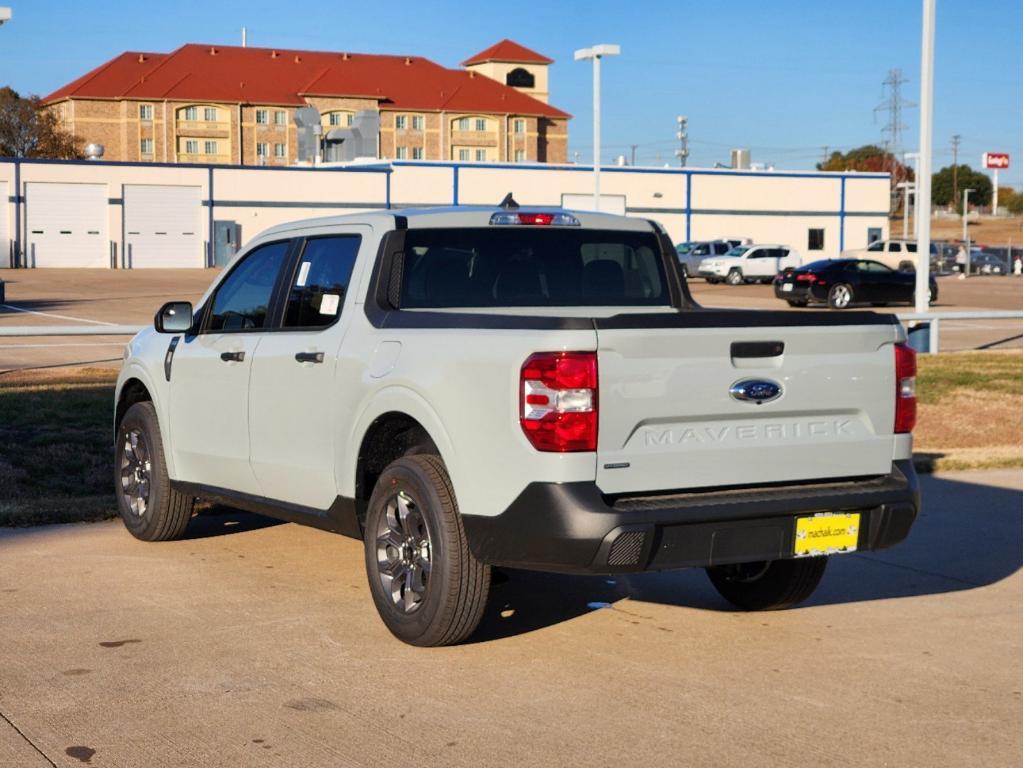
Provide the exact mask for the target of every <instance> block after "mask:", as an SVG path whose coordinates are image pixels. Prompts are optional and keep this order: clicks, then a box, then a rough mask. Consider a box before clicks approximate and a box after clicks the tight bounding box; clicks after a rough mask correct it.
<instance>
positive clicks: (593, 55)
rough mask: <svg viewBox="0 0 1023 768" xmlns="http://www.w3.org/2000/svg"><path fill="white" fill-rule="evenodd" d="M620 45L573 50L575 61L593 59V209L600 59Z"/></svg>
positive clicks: (596, 194)
mask: <svg viewBox="0 0 1023 768" xmlns="http://www.w3.org/2000/svg"><path fill="white" fill-rule="evenodd" d="M621 52H622V49H621V46H618V45H611V44H608V43H602V44H600V45H594V46H593V47H591V48H580V49H579V50H578V51H576V52H575V60H576V61H584V60H586V59H592V60H593V210H595V211H599V210H600V60H601V59H602V58H604V57H605V56H617V55H619V54H620V53H621Z"/></svg>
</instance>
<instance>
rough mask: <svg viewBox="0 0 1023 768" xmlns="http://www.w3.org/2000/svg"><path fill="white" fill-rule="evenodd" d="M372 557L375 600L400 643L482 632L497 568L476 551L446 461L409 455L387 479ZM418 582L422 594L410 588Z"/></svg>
mask: <svg viewBox="0 0 1023 768" xmlns="http://www.w3.org/2000/svg"><path fill="white" fill-rule="evenodd" d="M401 505H404V507H403V508H404V510H405V512H404V515H405V516H404V518H403V519H404V521H405V522H404V523H402V522H401V520H402V513H401V512H400V509H401ZM396 523H397V526H396V525H395V524H396ZM403 535H406V536H408V538H406V539H405V547H403V548H402V549H399V548H398V547H397V546H394V544H395V543H396V541H395V539H398V540H400V537H401V536H403ZM424 535H425V544H426V547H425V550H424V549H423V546H422V545H423V537H424ZM406 549H407V551H406ZM423 551H425V552H426V553H427V555H426V557H425V558H423V557H422V552H423ZM365 553H366V574H367V577H368V579H369V589H370V593H371V594H372V595H373V602H374V604H375V605H376V608H377V612H378V613H379V614H380V618H381V619H382V620H383V622H384V624H385V625H386V626H387V628H388V629H389V630H391V632H392V634H394V636H395V637H397V638H398V639H399V640H402V641H404V642H406V643H409V644H410V645H418V646H439V645H453V644H455V643H459V642H461V641H463V640H465V639H466V638H468V637H469V636H470V635H471V634H472V633H473V631H474V630H475V629H476V627H477V625H478V624H479V622H480V619H481V618H482V617H483V611H484V609H485V608H486V604H487V596H488V594H489V592H490V566H489V565H486V564H484V563H481V562H480V561H479V560H477V559H476V558H475V557H473V554H472V552H470V551H469V543H468V540H467V538H466V535H465V529H464V528H463V527H462V518H461V515H460V514H459V511H458V503H457V502H456V500H455V492H454V489H453V488H452V487H451V479H450V478H449V477H448V472H447V469H446V468H445V467H444V462H443V461H441V459H440V457H439V456H433V455H428V454H420V455H415V456H404V457H402V458H400V459H398V460H397V461H395V462H393V463H391V464H390V465H389V466H388V467H387V468H386V469H385V470H384V471H383V473H381V475H380V478H379V480H377V484H376V487H375V488H374V489H373V495H372V497H371V498H370V500H369V508H368V510H367V514H366V533H365ZM406 557H407V565H406V564H405V563H406V559H405V558H406ZM424 560H425V562H426V563H427V564H428V566H429V567H428V569H425V568H424V567H423V563H424ZM417 567H418V568H419V571H418V575H416V572H415V571H416V568H417ZM388 571H391V572H393V573H395V574H396V575H390V574H389V573H388ZM408 573H411V574H412V575H411V576H408V577H407V578H406V574H408ZM399 579H400V581H399ZM417 580H418V582H419V583H418V585H417V584H416V581H417ZM396 582H397V584H396ZM410 584H411V585H413V587H414V586H419V587H420V589H419V591H417V590H416V589H415V588H413V589H411V590H409V589H407V588H406V587H407V586H408V585H410ZM410 591H411V595H412V597H409V594H410ZM417 596H418V598H417Z"/></svg>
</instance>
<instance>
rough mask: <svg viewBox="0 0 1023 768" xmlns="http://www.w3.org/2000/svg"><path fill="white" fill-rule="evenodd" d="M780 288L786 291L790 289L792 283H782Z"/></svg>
mask: <svg viewBox="0 0 1023 768" xmlns="http://www.w3.org/2000/svg"><path fill="white" fill-rule="evenodd" d="M781 290H782V292H783V293H788V292H789V291H791V290H792V283H782V284H781Z"/></svg>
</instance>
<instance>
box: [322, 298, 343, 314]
mask: <svg viewBox="0 0 1023 768" xmlns="http://www.w3.org/2000/svg"><path fill="white" fill-rule="evenodd" d="M340 301H341V297H340V296H338V295H337V294H336V293H325V294H323V298H322V299H320V314H321V315H336V314H337V305H338V304H339V303H340Z"/></svg>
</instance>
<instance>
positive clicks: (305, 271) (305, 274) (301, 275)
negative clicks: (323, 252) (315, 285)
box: [295, 261, 312, 288]
mask: <svg viewBox="0 0 1023 768" xmlns="http://www.w3.org/2000/svg"><path fill="white" fill-rule="evenodd" d="M311 265H312V262H311V261H303V262H302V266H301V267H299V270H298V279H297V280H296V281H295V287H296V288H304V287H305V281H306V280H308V279H309V267H310V266H311Z"/></svg>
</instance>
